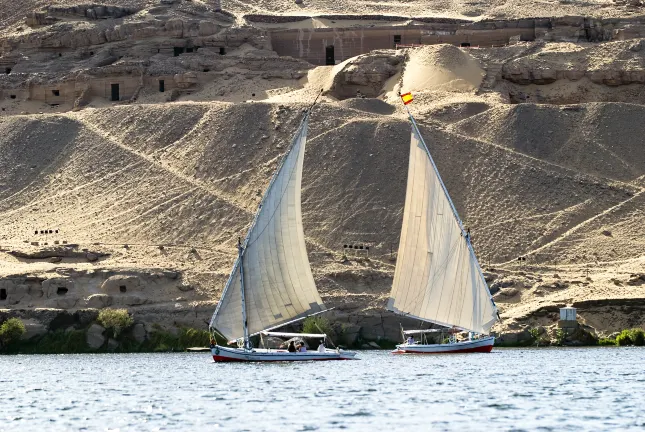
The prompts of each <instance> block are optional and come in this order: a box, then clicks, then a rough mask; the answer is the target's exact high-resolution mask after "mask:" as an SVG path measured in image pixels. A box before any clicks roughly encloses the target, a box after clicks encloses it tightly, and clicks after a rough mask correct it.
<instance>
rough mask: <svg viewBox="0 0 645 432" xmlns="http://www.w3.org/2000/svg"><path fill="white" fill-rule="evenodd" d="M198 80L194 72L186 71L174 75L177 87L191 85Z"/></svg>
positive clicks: (185, 87)
mask: <svg viewBox="0 0 645 432" xmlns="http://www.w3.org/2000/svg"><path fill="white" fill-rule="evenodd" d="M198 82H199V80H198V79H197V75H196V74H195V73H194V72H186V73H184V74H176V75H175V83H176V84H177V87H179V88H182V89H187V88H190V87H193V86H195V85H196V84H197V83H198Z"/></svg>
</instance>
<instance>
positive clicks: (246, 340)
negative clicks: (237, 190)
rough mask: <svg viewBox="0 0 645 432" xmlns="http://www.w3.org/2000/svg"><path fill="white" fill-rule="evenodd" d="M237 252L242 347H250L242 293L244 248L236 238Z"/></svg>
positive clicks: (244, 296)
mask: <svg viewBox="0 0 645 432" xmlns="http://www.w3.org/2000/svg"><path fill="white" fill-rule="evenodd" d="M237 253H238V257H239V260H240V291H241V292H240V294H241V297H242V325H243V327H244V349H246V350H248V349H251V347H250V344H249V322H248V320H247V319H246V295H245V294H244V259H243V254H244V248H243V247H242V242H241V241H240V239H239V238H238V239H237Z"/></svg>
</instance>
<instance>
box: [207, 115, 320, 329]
mask: <svg viewBox="0 0 645 432" xmlns="http://www.w3.org/2000/svg"><path fill="white" fill-rule="evenodd" d="M306 141H307V117H306V118H305V119H304V120H303V123H302V125H301V127H300V129H299V130H298V132H297V134H296V136H295V138H294V141H293V143H292V145H291V147H290V150H289V152H288V154H287V156H286V157H285V158H284V160H283V162H282V164H281V166H280V167H279V168H278V171H277V172H276V174H275V176H274V177H273V180H272V181H271V183H270V185H269V188H268V189H267V191H266V193H265V196H264V198H263V201H262V204H261V208H260V210H259V211H258V213H257V215H256V219H255V221H254V223H253V225H252V226H251V229H250V231H249V233H248V234H247V237H246V240H245V244H244V245H243V247H244V249H243V253H242V256H241V258H238V260H237V261H236V263H235V266H234V267H233V271H232V272H231V276H230V278H229V280H228V282H227V284H226V287H225V288H224V292H223V293H222V299H221V300H220V303H219V304H218V306H217V309H216V310H215V313H214V314H213V318H212V320H211V327H212V328H215V329H217V331H218V332H219V333H221V334H222V335H223V336H225V337H227V338H228V339H229V340H234V339H239V338H242V337H243V336H244V328H243V324H242V297H241V286H240V283H241V279H240V276H241V275H240V272H241V271H242V269H243V271H244V293H245V300H246V315H247V325H248V332H249V334H254V333H258V332H260V331H262V330H265V329H268V328H274V327H276V326H279V325H280V324H284V323H287V322H289V321H292V320H294V319H296V318H300V317H304V316H306V315H308V314H310V313H314V312H319V311H321V310H324V308H325V307H324V305H323V302H322V300H321V298H320V295H319V294H318V291H317V290H316V285H315V283H314V278H313V275H312V273H311V268H310V266H309V259H308V258H307V249H306V247H305V235H304V231H303V228H302V215H301V207H300V189H301V180H302V166H303V161H304V154H305V143H306Z"/></svg>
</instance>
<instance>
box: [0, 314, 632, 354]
mask: <svg viewBox="0 0 645 432" xmlns="http://www.w3.org/2000/svg"><path fill="white" fill-rule="evenodd" d="M347 330H348V326H347V325H346V324H345V323H342V322H335V321H329V320H327V319H325V318H322V317H314V318H308V319H307V320H305V321H304V322H303V323H302V325H300V326H297V327H293V328H292V331H296V332H299V331H303V332H305V333H320V332H323V333H325V334H327V335H328V337H329V338H330V340H332V341H334V344H336V345H340V346H343V347H347V348H352V349H367V350H379V349H386V350H389V349H393V348H394V347H395V345H396V344H397V343H399V342H400V341H394V340H389V339H378V340H368V339H365V338H362V337H358V338H355V337H354V335H350V334H348V333H347ZM348 336H349V337H348ZM495 336H496V337H497V340H496V343H495V347H498V348H501V347H553V346H626V345H636V346H643V345H644V344H645V332H644V331H643V329H640V328H633V329H626V330H623V331H622V332H620V333H615V334H612V335H609V337H607V338H599V337H598V336H597V335H596V334H595V332H594V331H593V329H592V328H590V327H587V326H584V325H580V326H578V327H577V328H576V329H575V330H574V331H565V330H563V329H560V328H544V327H536V328H531V329H525V330H523V331H521V332H517V333H506V334H497V335H495ZM257 339H258V338H257V337H256V338H255V339H253V340H252V343H253V345H254V346H259V343H260V342H259V340H257ZM217 342H218V343H219V344H226V341H224V340H220V339H218V340H217ZM265 342H267V343H268V344H269V345H268V346H270V347H271V348H278V347H279V346H280V343H282V341H281V340H279V339H275V340H274V338H268V340H266V341H265ZM437 342H438V341H435V343H437ZM209 344H210V335H209V333H208V331H206V330H202V329H195V328H191V327H173V328H170V329H168V328H164V327H162V326H161V325H160V324H158V323H149V322H140V321H136V320H135V318H134V317H133V316H132V315H131V314H130V313H129V312H128V311H127V310H125V309H104V310H101V311H99V310H82V311H77V312H75V313H73V314H71V313H68V312H61V313H59V314H56V315H55V316H54V317H53V319H51V320H50V321H49V322H48V325H47V326H46V327H45V326H44V325H43V324H36V323H34V322H33V320H30V319H26V320H25V319H20V318H17V317H15V316H14V317H7V316H6V314H5V315H4V316H3V315H2V314H0V354H80V353H145V352H180V351H186V350H187V349H188V348H193V347H207V346H209Z"/></svg>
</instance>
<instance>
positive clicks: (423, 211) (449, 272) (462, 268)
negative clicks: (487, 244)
mask: <svg viewBox="0 0 645 432" xmlns="http://www.w3.org/2000/svg"><path fill="white" fill-rule="evenodd" d="M465 235H467V234H466V233H464V231H463V229H462V226H461V223H460V222H459V220H458V216H457V215H456V212H455V211H454V208H453V207H452V204H451V202H450V200H449V198H448V196H447V191H445V190H444V187H443V185H442V182H441V179H440V178H439V175H438V173H437V172H436V170H435V167H434V165H433V162H432V160H431V158H430V155H429V153H428V152H427V150H426V147H425V144H424V143H423V140H422V138H421V137H420V135H419V132H418V130H417V129H416V127H415V125H414V124H413V126H412V136H411V140H410V160H409V167H408V185H407V191H406V197H405V210H404V212H403V228H402V231H401V239H400V243H399V252H398V257H397V264H396V270H395V272H394V283H393V286H392V292H391V294H390V299H389V301H388V305H387V307H388V309H389V310H391V311H393V312H397V313H401V314H404V315H409V316H412V317H415V318H418V319H421V320H425V321H429V322H433V323H436V324H440V325H443V326H447V327H452V326H454V327H458V328H461V329H464V330H469V331H473V332H477V333H484V334H487V333H488V332H489V330H490V327H491V326H492V325H493V324H494V322H495V320H496V319H497V309H496V307H495V305H494V303H493V301H492V299H491V298H490V293H489V291H488V286H487V284H486V281H485V280H484V278H483V276H482V275H481V271H480V268H479V263H478V262H477V258H476V257H475V254H474V253H473V251H472V248H471V247H470V244H469V240H468V239H467V238H466V237H465Z"/></svg>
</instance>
